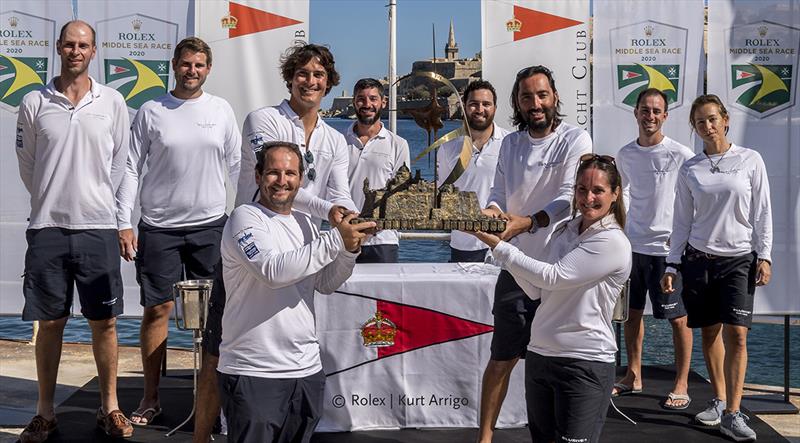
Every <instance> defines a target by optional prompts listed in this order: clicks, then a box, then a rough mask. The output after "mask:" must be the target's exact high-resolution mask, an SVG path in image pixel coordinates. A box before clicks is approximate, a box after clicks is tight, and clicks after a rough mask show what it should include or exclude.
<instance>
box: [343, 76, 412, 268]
mask: <svg viewBox="0 0 800 443" xmlns="http://www.w3.org/2000/svg"><path fill="white" fill-rule="evenodd" d="M385 106H386V97H385V96H384V94H383V85H382V84H381V82H379V81H378V80H375V79H374V78H362V79H361V80H359V81H357V82H356V84H355V86H354V87H353V107H354V108H355V111H356V121H355V122H353V124H352V125H350V127H349V128H347V130H346V131H345V133H344V138H345V140H347V145H348V149H349V153H350V162H349V169H348V173H347V175H348V177H349V178H350V195H351V196H352V197H353V202H354V203H355V205H356V209H357V210H359V211H361V209H362V208H361V206H362V205H363V204H364V179H365V178H366V179H369V185H370V188H374V189H378V188H382V187H384V186H385V185H386V181H387V180H389V179H390V178H392V177H393V176H394V175H395V173H397V170H398V169H400V167H401V166H403V165H406V167H410V165H411V156H410V154H409V150H408V142H406V141H405V139H404V138H402V137H400V136H399V135H397V134H395V133H393V132H390V131H389V130H388V129H386V128H385V127H384V126H383V123H381V111H382V110H383V108H384V107H385ZM399 243H400V237H399V235H398V233H397V231H395V230H392V229H385V230H381V231H378V232H376V233H375V235H373V236H372V237H371V238H370V239H369V240H367V242H366V243H364V245H363V246H362V247H361V254H359V256H358V258H357V259H356V262H357V263H397V259H398V252H399Z"/></svg>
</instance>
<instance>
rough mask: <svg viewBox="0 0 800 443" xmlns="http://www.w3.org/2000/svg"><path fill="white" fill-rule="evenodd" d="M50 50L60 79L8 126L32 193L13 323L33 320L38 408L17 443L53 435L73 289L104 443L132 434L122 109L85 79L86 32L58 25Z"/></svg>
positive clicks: (90, 49) (90, 39) (110, 93)
mask: <svg viewBox="0 0 800 443" xmlns="http://www.w3.org/2000/svg"><path fill="white" fill-rule="evenodd" d="M56 50H57V51H58V55H59V56H60V58H61V72H60V75H59V76H58V77H55V78H54V79H53V80H52V81H51V82H50V83H49V84H48V85H47V86H46V87H43V88H41V89H39V90H36V91H32V92H30V93H28V94H27V95H26V96H25V97H23V99H22V103H21V104H20V107H19V116H18V120H17V141H16V152H17V159H18V160H19V174H20V177H21V178H22V182H23V183H24V184H25V187H26V188H27V189H28V192H29V193H30V194H31V215H30V219H29V220H30V222H29V224H28V230H27V231H26V232H25V237H26V239H27V241H28V250H27V252H26V254H25V274H24V275H25V280H24V282H23V293H24V295H25V307H24V308H23V311H22V319H23V320H39V333H38V336H37V339H36V373H37V380H38V384H39V399H38V401H37V403H36V416H35V417H33V420H31V422H30V423H29V424H28V426H26V427H25V429H24V430H23V431H22V434H21V435H20V441H22V442H23V443H32V442H43V441H45V440H47V438H48V437H49V436H50V434H51V433H53V432H54V431H55V430H56V416H55V408H54V406H53V395H54V394H55V388H56V379H57V376H58V365H59V361H60V360H61V341H62V336H63V333H64V326H65V325H66V324H67V319H68V318H69V315H70V308H71V307H72V299H73V285H74V286H76V287H77V288H78V296H79V297H80V301H81V313H82V314H83V316H84V317H86V319H87V320H88V322H89V327H90V328H91V329H92V349H93V351H94V356H95V363H96V364H97V375H98V380H99V383H98V386H99V390H100V404H101V406H100V408H99V409H98V410H97V426H98V427H100V428H101V429H102V430H103V431H104V432H105V433H106V434H108V435H109V436H112V437H130V436H131V435H133V427H132V426H131V424H130V422H129V421H128V419H127V418H126V417H125V415H124V414H123V413H122V411H120V410H119V405H118V403H117V329H116V317H117V316H118V315H120V314H121V313H122V303H123V302H122V299H123V289H122V276H121V275H120V270H119V263H120V260H119V247H118V245H117V238H116V237H117V220H116V217H115V212H116V205H115V201H114V194H115V192H116V190H117V187H118V186H119V183H120V181H121V180H122V175H123V173H124V172H125V161H126V159H127V156H128V139H129V136H130V132H129V122H128V108H127V106H126V105H125V100H124V99H123V98H122V95H120V94H119V93H118V92H117V91H115V90H113V89H111V88H108V87H106V86H103V85H101V84H100V83H98V82H97V81H96V80H95V79H93V78H91V77H90V76H89V72H88V68H89V63H90V62H91V60H92V59H93V58H94V55H95V52H96V50H97V47H96V46H95V31H94V29H92V27H91V26H89V25H88V24H87V23H85V22H82V21H80V20H74V21H71V22H68V23H67V24H65V25H64V27H62V28H61V33H60V34H59V37H58V41H57V42H56Z"/></svg>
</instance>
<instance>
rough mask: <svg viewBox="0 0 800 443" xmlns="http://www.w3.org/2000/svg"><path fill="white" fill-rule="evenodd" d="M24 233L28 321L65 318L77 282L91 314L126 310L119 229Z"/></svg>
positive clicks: (104, 317) (88, 315) (97, 315)
mask: <svg viewBox="0 0 800 443" xmlns="http://www.w3.org/2000/svg"><path fill="white" fill-rule="evenodd" d="M25 238H26V240H27V241H28V250H27V252H26V253H25V281H24V282H23V286H22V292H23V294H24V295H25V307H24V308H23V310H22V319H23V320H57V319H59V318H63V317H66V316H67V315H69V313H70V309H71V308H72V300H73V296H74V288H75V287H77V288H78V297H79V298H80V301H81V313H82V314H83V316H84V317H86V318H87V319H89V320H107V319H109V318H113V317H116V316H118V315H120V314H122V306H123V287H122V276H121V275H120V272H119V263H120V257H119V240H118V237H117V230H116V229H63V228H43V229H28V230H27V231H26V232H25Z"/></svg>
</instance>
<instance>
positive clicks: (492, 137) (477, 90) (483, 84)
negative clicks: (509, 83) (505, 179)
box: [438, 80, 508, 262]
mask: <svg viewBox="0 0 800 443" xmlns="http://www.w3.org/2000/svg"><path fill="white" fill-rule="evenodd" d="M461 100H462V102H463V103H464V112H465V114H466V115H465V116H466V118H467V125H468V126H469V130H470V136H471V137H472V153H471V157H470V159H469V164H468V165H466V169H465V170H464V171H463V172H462V173H461V175H460V176H459V177H458V179H456V181H455V182H453V184H454V185H455V186H456V187H457V188H458V189H459V190H461V191H473V192H475V194H476V195H477V196H478V204H479V205H480V207H481V208H485V207H486V204H487V203H489V201H488V200H489V192H490V191H491V189H492V184H493V183H494V174H495V169H497V158H498V156H499V155H500V145H501V143H502V142H503V138H505V136H506V135H508V130H507V129H504V128H501V127H500V126H498V125H497V124H496V123H495V122H494V114H495V112H496V111H497V93H496V92H495V90H494V86H492V84H491V83H489V82H487V81H485V80H478V81H474V82H472V83H470V84H469V85H467V87H466V88H465V89H464V94H463V95H462V99H461ZM463 145H464V137H459V138H457V139H455V140H451V141H449V142H447V143H445V144H443V145H442V146H441V147H440V148H439V153H438V161H439V164H438V168H439V174H438V175H439V185H440V186H441V183H443V182H444V181H445V180H447V179H448V177H450V174H451V173H453V171H454V168H455V167H456V164H457V162H458V161H459V156H460V155H461V149H462V147H463ZM487 251H488V248H487V247H486V244H484V243H483V242H482V241H480V240H478V239H477V238H475V236H473V235H471V234H467V233H464V232H460V231H453V232H451V233H450V261H451V262H483V261H484V259H485V258H486V252H487Z"/></svg>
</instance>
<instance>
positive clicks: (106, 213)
mask: <svg viewBox="0 0 800 443" xmlns="http://www.w3.org/2000/svg"><path fill="white" fill-rule="evenodd" d="M56 78H58V77H56ZM56 78H54V79H53V80H51V81H50V83H48V84H47V86H45V87H44V88H42V89H39V90H36V91H31V92H29V93H28V94H26V95H25V97H23V98H22V102H21V103H20V106H19V115H18V117H17V141H16V152H17V160H18V162H19V175H20V177H21V178H22V182H23V183H24V184H25V188H27V190H28V192H29V193H30V194H31V216H30V223H29V224H28V228H29V229H39V228H47V227H59V228H65V229H116V228H117V218H116V201H115V198H114V195H115V194H116V190H117V188H118V187H119V184H120V182H121V181H122V176H123V174H124V172H125V161H126V159H127V156H128V140H129V138H130V126H129V120H128V108H127V106H126V105H125V99H123V98H122V95H120V93H119V92H117V91H115V90H114V89H111V88H109V87H107V86H104V85H101V84H100V83H98V82H97V81H95V79H93V78H90V81H91V88H90V90H89V92H87V93H86V95H84V96H83V98H81V100H80V102H78V104H77V105H75V106H73V104H72V102H70V101H69V99H68V98H67V97H66V96H65V95H64V94H62V93H60V92H58V91H57V90H56V87H55V83H54V82H55V80H56Z"/></svg>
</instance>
